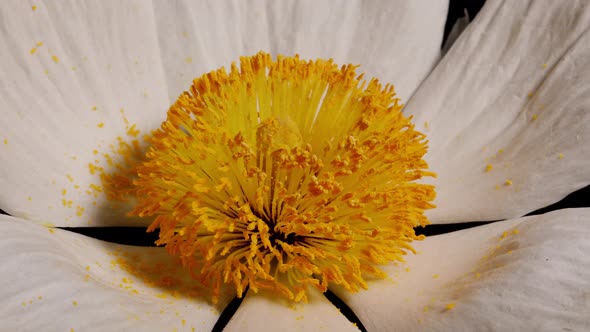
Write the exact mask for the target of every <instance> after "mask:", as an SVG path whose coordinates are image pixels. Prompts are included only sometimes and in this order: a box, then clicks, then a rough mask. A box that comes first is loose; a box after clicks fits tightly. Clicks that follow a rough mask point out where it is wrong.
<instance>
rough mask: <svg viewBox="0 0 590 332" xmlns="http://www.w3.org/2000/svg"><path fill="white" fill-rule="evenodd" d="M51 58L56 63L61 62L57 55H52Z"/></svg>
mask: <svg viewBox="0 0 590 332" xmlns="http://www.w3.org/2000/svg"><path fill="white" fill-rule="evenodd" d="M51 60H53V62H55V63H59V58H58V57H57V55H52V56H51Z"/></svg>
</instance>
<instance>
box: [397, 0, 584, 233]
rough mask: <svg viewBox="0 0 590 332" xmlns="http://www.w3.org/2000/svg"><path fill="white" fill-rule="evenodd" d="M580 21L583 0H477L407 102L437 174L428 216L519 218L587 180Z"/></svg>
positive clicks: (451, 219) (443, 219) (450, 219)
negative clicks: (480, 2)
mask: <svg viewBox="0 0 590 332" xmlns="http://www.w3.org/2000/svg"><path fill="white" fill-rule="evenodd" d="M589 28H590V3H588V2H583V1H552V0H546V1H516V2H515V1H488V2H487V3H486V5H485V6H484V8H483V9H482V11H481V12H480V13H479V14H478V16H477V17H476V18H475V20H474V22H473V23H472V24H470V26H469V27H468V28H467V30H466V31H465V32H464V33H463V34H462V35H461V37H460V38H459V39H458V40H457V42H456V43H455V44H454V45H453V47H452V48H451V50H450V51H449V53H447V56H445V58H444V59H443V60H442V61H441V62H440V64H439V65H438V66H437V68H436V69H435V71H433V73H432V75H431V76H429V77H428V79H427V80H426V81H425V82H424V84H423V85H422V86H421V87H420V89H419V91H417V92H416V94H415V95H414V97H413V98H412V100H411V101H410V102H409V104H408V105H407V107H406V111H407V112H408V113H410V114H414V115H415V120H416V123H417V124H418V126H419V127H422V128H424V132H425V133H426V134H427V135H428V136H429V140H430V153H428V154H427V156H426V158H427V161H428V162H429V163H430V166H431V169H432V170H433V171H434V172H437V173H438V176H439V177H438V180H437V181H436V182H435V184H436V185H437V192H438V197H437V199H436V201H435V204H437V205H438V208H437V209H434V210H431V211H429V214H428V215H429V216H430V217H431V221H432V222H434V223H445V222H459V221H473V220H498V219H505V218H512V217H518V216H522V215H524V214H526V213H528V212H531V211H533V210H536V209H538V208H540V207H543V206H546V205H548V204H550V203H553V202H556V201H558V200H560V199H561V198H563V197H564V196H565V195H567V194H568V193H570V192H572V191H575V190H577V189H579V188H581V187H584V186H586V185H588V184H589V183H590V158H589V157H588V156H589V155H590V150H589V147H588V144H587V143H588V142H590V112H589V111H588V110H589V109H590V85H589V84H588V80H587V78H588V77H590V47H589V46H588V45H590V33H589V32H588V31H590V30H589ZM488 165H491V167H492V169H491V170H489V171H487V172H486V168H487V167H488Z"/></svg>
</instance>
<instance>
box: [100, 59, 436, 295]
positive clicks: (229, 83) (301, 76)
mask: <svg viewBox="0 0 590 332" xmlns="http://www.w3.org/2000/svg"><path fill="white" fill-rule="evenodd" d="M357 67H358V66H353V65H344V66H341V67H338V66H337V65H336V64H335V63H334V62H333V61H332V60H322V59H318V60H314V61H306V60H302V59H300V58H299V56H295V57H284V56H278V57H277V58H276V60H273V59H272V57H271V56H270V55H269V54H266V53H262V52H261V53H258V54H256V55H254V56H249V57H241V58H240V61H239V66H238V64H236V63H233V64H232V65H231V69H230V71H229V72H227V71H226V70H225V69H224V68H221V69H218V70H215V71H212V72H210V73H207V74H205V75H203V76H201V77H200V78H197V79H195V80H194V81H193V84H192V86H191V87H190V89H189V90H188V91H186V92H184V93H182V94H181V95H180V97H179V98H178V100H177V101H176V102H175V103H174V104H173V105H172V106H171V107H170V109H169V110H168V114H167V119H166V120H165V121H164V122H163V123H162V125H161V127H160V128H159V129H157V130H155V131H154V132H152V135H151V136H150V137H149V145H150V146H149V148H148V150H147V152H146V154H145V158H144V159H143V161H141V162H140V163H138V164H137V165H136V166H135V167H134V169H133V172H132V173H133V181H132V182H131V180H129V174H125V176H119V177H117V176H110V177H106V178H108V179H110V180H111V181H122V182H125V183H124V184H129V183H132V189H129V188H128V187H127V186H126V185H122V186H119V187H120V188H124V189H121V190H124V191H125V192H124V193H119V194H121V195H123V194H130V193H131V194H132V196H133V198H134V199H133V201H134V207H133V209H132V211H131V212H130V213H129V214H130V215H131V216H136V217H152V218H154V219H153V220H154V221H153V223H152V224H151V225H150V227H149V228H148V231H155V230H157V229H159V239H158V240H157V242H156V244H158V245H165V246H166V249H167V251H168V252H169V253H170V254H172V255H174V256H177V257H178V258H179V259H180V261H181V262H182V265H183V266H185V267H186V268H188V269H189V271H190V272H191V274H192V275H193V277H194V278H195V279H196V280H198V281H200V282H201V283H202V284H203V285H205V286H207V287H210V288H211V289H212V290H213V298H212V301H213V302H217V300H218V298H219V294H220V292H221V290H222V288H223V287H225V285H229V286H230V287H232V288H233V289H235V294H236V295H237V296H238V297H242V295H243V293H244V291H245V290H246V288H249V289H250V290H251V291H254V292H258V291H259V290H263V289H264V290H271V291H273V292H274V293H275V294H281V295H282V296H284V297H286V298H288V299H290V300H292V301H295V302H299V301H307V293H308V290H309V288H310V287H315V288H317V289H318V290H320V291H321V292H325V291H326V290H327V289H328V287H330V286H333V285H339V286H341V287H344V288H345V289H347V290H348V291H351V292H357V291H359V290H361V289H366V288H367V287H368V285H367V281H368V280H370V279H371V278H384V277H386V275H385V273H384V272H383V271H382V270H381V269H380V268H379V265H383V264H387V263H391V262H395V261H403V256H404V255H406V254H407V253H408V252H414V250H413V249H412V246H411V242H412V241H413V240H420V239H423V236H417V235H416V234H415V233H414V227H416V226H424V225H426V224H428V220H427V218H426V217H425V215H424V210H426V209H430V208H432V207H434V205H433V204H432V203H431V201H432V200H433V199H434V197H435V191H434V187H433V186H431V185H428V184H422V183H418V182H416V180H419V179H421V178H422V177H425V176H435V174H434V173H432V172H430V171H428V165H427V163H426V162H425V161H424V159H423V156H424V154H425V153H426V150H427V140H426V136H425V135H424V134H422V133H420V132H418V131H416V130H415V127H414V125H413V124H412V123H411V118H408V117H405V116H404V115H403V114H402V112H401V109H402V107H403V105H401V104H400V102H399V99H397V98H395V92H394V88H393V86H392V85H382V84H381V83H379V81H378V80H377V79H370V80H365V79H364V78H363V75H362V74H361V75H358V74H356V73H355V70H356V68H357ZM110 187H111V188H115V189H114V191H115V193H114V195H115V196H117V193H116V190H117V189H116V188H117V185H116V183H114V184H113V183H111V184H110Z"/></svg>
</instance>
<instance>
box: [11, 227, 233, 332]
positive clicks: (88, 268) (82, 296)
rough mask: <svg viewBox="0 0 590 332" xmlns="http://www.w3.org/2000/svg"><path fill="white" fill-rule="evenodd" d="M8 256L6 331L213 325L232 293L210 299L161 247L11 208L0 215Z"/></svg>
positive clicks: (180, 328) (165, 328) (199, 327)
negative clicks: (16, 214)
mask: <svg viewBox="0 0 590 332" xmlns="http://www.w3.org/2000/svg"><path fill="white" fill-rule="evenodd" d="M0 262H1V265H2V273H1V274H0V282H1V283H2V285H3V286H2V287H0V298H1V299H2V300H1V305H0V321H1V322H2V329H3V330H6V331H135V330H137V331H173V330H176V331H194V330H192V329H193V328H195V329H196V330H197V331H210V330H211V328H212V327H213V325H214V324H215V322H216V321H217V318H218V317H219V311H220V310H222V309H223V306H224V305H225V304H227V303H228V302H229V299H230V298H227V297H222V299H221V300H220V307H214V306H212V305H211V304H209V302H208V299H209V298H210V296H208V295H203V294H206V292H207V291H206V290H203V289H200V288H199V287H198V286H196V285H195V283H194V281H193V280H192V279H191V278H190V276H187V274H186V273H184V272H183V270H182V269H181V268H180V266H179V264H178V263H177V262H174V261H173V260H172V259H171V257H170V256H169V255H168V254H167V253H166V252H165V250H163V249H161V248H140V247H130V246H121V245H115V244H111V243H106V242H102V241H98V240H94V239H91V238H87V237H84V236H81V235H78V234H74V233H70V232H67V231H63V230H60V229H53V228H45V227H43V226H39V225H35V224H31V223H26V222H24V221H22V220H19V219H17V218H12V217H7V216H0ZM218 308H219V309H220V310H218Z"/></svg>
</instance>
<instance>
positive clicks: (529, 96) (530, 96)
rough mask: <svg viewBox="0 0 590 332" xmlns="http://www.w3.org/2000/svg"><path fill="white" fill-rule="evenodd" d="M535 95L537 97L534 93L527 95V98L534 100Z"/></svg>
mask: <svg viewBox="0 0 590 332" xmlns="http://www.w3.org/2000/svg"><path fill="white" fill-rule="evenodd" d="M534 95H535V93H534V92H529V93H528V94H527V97H528V98H529V99H530V98H533V96H534Z"/></svg>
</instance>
